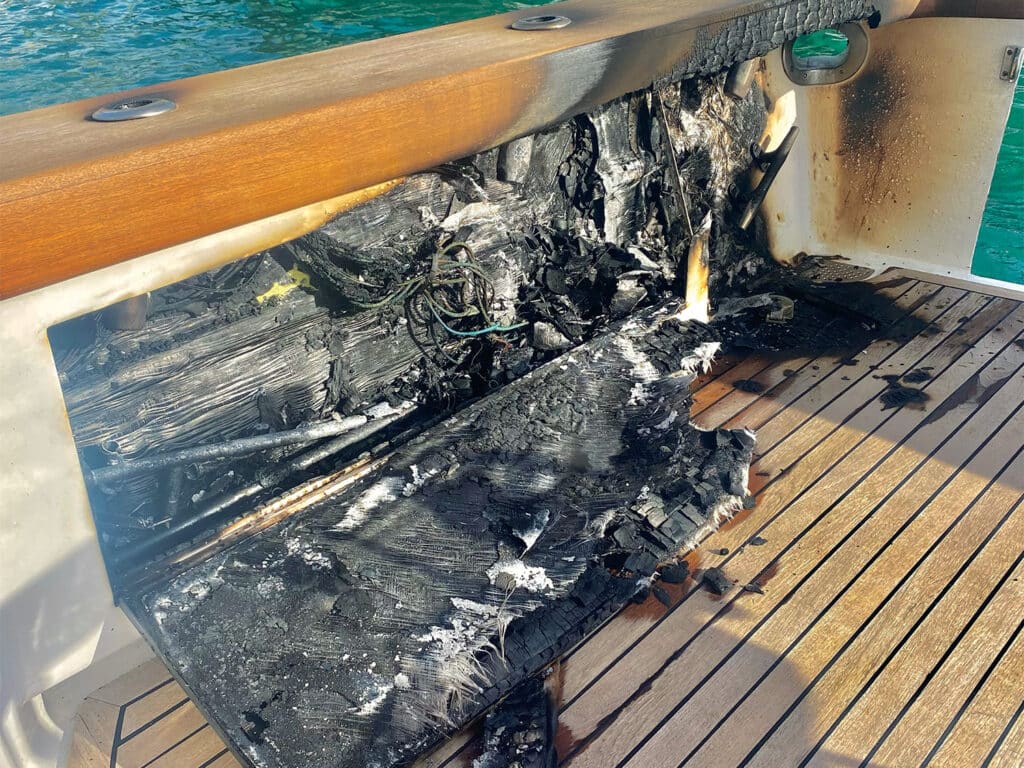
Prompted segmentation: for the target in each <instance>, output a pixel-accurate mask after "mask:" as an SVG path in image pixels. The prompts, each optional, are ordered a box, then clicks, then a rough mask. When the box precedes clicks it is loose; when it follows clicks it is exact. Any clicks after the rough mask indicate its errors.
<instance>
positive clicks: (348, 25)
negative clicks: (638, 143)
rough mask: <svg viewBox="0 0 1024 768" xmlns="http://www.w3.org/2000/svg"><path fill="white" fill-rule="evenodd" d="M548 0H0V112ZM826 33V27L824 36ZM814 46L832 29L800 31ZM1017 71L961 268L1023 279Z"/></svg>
mask: <svg viewBox="0 0 1024 768" xmlns="http://www.w3.org/2000/svg"><path fill="white" fill-rule="evenodd" d="M546 2H550V0H485V1H483V2H474V1H473V0H430V1H429V2H425V1H423V0H386V2H380V1H379V0H378V2H373V1H372V0H63V1H61V2H56V1H55V0H0V115H4V114H11V113H14V112H20V111H23V110H26V109H33V108H36V107H42V106H46V105H49V104H59V103H61V102H64V101H72V100H75V99H81V98H85V97H87V96H94V95H97V94H102V93H109V92H112V91H119V90H123V89H125V88H132V87H135V86H140V85H149V84H153V83H160V82H164V81H167V80H176V79H178V78H182V77H189V76H191V75H198V74H202V73H204V72H213V71H216V70H220V69H227V68H230V67H239V66H242V65H244V64H253V63H256V62H259V61H267V60H269V59H276V58H282V57H284V56H293V55H295V54H299V53H308V52H310V51H317V50H321V49H324V48H331V47H334V46H338V45H344V44H346V43H353V42H357V41H359V40H370V39H373V38H377V37H384V36H386V35H393V34H398V33H400V32H408V31H410V30H414V29H423V28H426V27H432V26H436V25H438V24H448V23H451V22H454V21H461V20H464V19H469V18H474V17H478V16H486V15H489V14H492V13H499V12H501V11H508V10H513V9H515V8H524V7H528V6H531V5H542V4H545V3H546ZM826 37H827V36H826ZM808 42H809V43H810V44H811V48H809V50H811V49H813V48H814V46H815V45H817V46H821V45H824V46H825V47H826V48H827V47H829V45H831V44H834V43H835V41H831V40H827V39H824V37H821V36H819V39H815V40H813V41H808ZM1022 202H1024V82H1022V83H1021V84H1018V87H1017V90H1016V98H1015V100H1014V104H1013V110H1012V112H1011V116H1010V121H1009V125H1008V126H1007V131H1006V136H1005V138H1004V141H1003V146H1002V149H1001V151H1000V154H999V164H998V166H997V168H996V173H995V177H994V178H993V183H992V191H991V194H990V196H989V200H988V206H987V208H986V210H985V216H984V219H983V221H982V227H981V234H980V236H979V238H978V245H977V249H976V251H975V255H974V265H973V271H974V273H975V274H978V275H982V276H985V277H995V278H999V279H1002V280H1009V281H1011V282H1015V283H1021V284H1024V245H1022V242H1024V211H1022Z"/></svg>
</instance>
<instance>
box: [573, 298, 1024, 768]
mask: <svg viewBox="0 0 1024 768" xmlns="http://www.w3.org/2000/svg"><path fill="white" fill-rule="evenodd" d="M966 295H969V294H964V295H963V296H961V297H959V298H957V299H955V300H953V301H951V302H950V304H949V305H948V306H946V307H944V308H943V311H942V312H941V313H940V314H939V315H937V316H936V320H938V319H939V318H941V317H942V316H943V315H945V314H946V312H949V311H951V310H952V308H953V307H954V306H956V305H957V304H958V303H959V302H960V301H961V300H962V299H963V298H964V297H965V296H966ZM991 304H992V300H989V301H987V302H985V303H984V304H983V305H982V306H980V307H979V308H978V309H977V310H975V312H974V313H973V314H971V315H966V316H965V317H967V318H968V320H967V322H965V323H964V325H967V323H969V322H971V320H972V319H974V318H976V317H977V316H978V314H980V313H981V312H983V311H984V310H985V309H986V308H987V307H989V306H990V305H991ZM1015 309H1016V307H1011V308H1010V309H1009V310H1008V311H1007V313H1006V314H1007V315H1008V314H1010V313H1011V312H1013V311H1014V310H1015ZM1004 317H1005V315H1004ZM996 324H998V321H996V323H993V325H992V326H988V327H987V330H988V331H991V330H992V328H994V327H995V325H996ZM984 335H985V333H982V334H981V336H979V338H981V337H983V336H984ZM951 338H953V333H952V331H951V332H950V334H949V336H947V337H946V338H943V339H942V340H941V341H939V342H938V343H937V344H936V346H934V347H932V348H931V349H930V350H928V351H927V352H925V353H924V354H923V355H922V356H921V357H920V358H918V360H917V361H916V362H915V363H914V364H913V365H911V366H908V367H911V368H912V367H914V366H916V365H917V364H919V363H920V362H921V361H922V360H924V359H925V358H926V357H928V356H929V355H931V354H932V353H933V352H935V350H937V349H939V348H940V347H942V346H943V345H944V344H945V343H947V342H948V341H949V339H951ZM899 350H900V348H899V347H897V348H896V349H894V350H893V352H891V353H890V354H889V355H887V356H886V357H884V358H882V360H880V361H879V363H878V365H879V366H880V365H882V364H884V363H885V362H886V361H888V360H889V359H890V358H891V357H893V355H895V354H897V353H898V352H899ZM958 359H959V357H958V358H954V359H953V360H951V361H950V363H949V364H948V365H947V366H946V367H945V368H943V371H942V372H943V373H944V372H945V371H946V370H948V368H949V367H950V366H952V365H953V364H955V363H956V361H957V360H958ZM836 370H839V368H836ZM870 370H872V369H868V371H866V372H865V373H864V374H863V375H862V376H861V377H860V378H859V379H856V380H854V381H851V382H850V383H849V384H848V385H847V387H846V388H845V389H844V390H843V391H842V392H840V393H838V394H837V395H836V396H835V397H833V398H832V399H831V400H829V401H827V402H826V403H824V404H822V405H821V406H820V407H819V408H818V409H817V410H815V411H814V412H813V413H811V414H808V415H807V416H806V417H805V419H804V420H803V421H802V422H800V424H799V425H798V426H796V427H794V429H793V430H791V431H790V432H789V433H787V434H786V435H785V436H784V437H782V438H781V439H780V440H778V441H777V442H776V443H775V445H774V446H772V448H775V447H778V445H779V444H781V443H782V442H783V441H784V440H786V439H788V438H789V437H790V436H791V435H792V434H794V433H795V432H796V431H798V430H799V429H800V428H802V427H803V426H804V425H805V424H806V423H807V422H808V421H809V420H810V419H812V418H814V417H815V416H817V415H818V414H819V413H820V412H821V411H822V410H824V409H825V408H827V407H829V406H830V405H832V404H833V403H834V402H835V401H836V400H838V399H840V398H841V397H842V396H843V395H844V394H845V393H846V391H847V390H848V389H850V388H851V387H853V386H854V385H856V384H857V383H858V382H860V381H861V380H862V379H863V378H864V377H866V376H868V375H869V374H870ZM833 373H834V371H833ZM830 375H831V374H830ZM940 375H941V373H940V374H936V376H935V377H934V378H933V379H932V381H934V380H935V379H938V378H939V376H940ZM825 378H828V377H827V376H826V377H824V378H823V379H822V380H821V381H824V380H825ZM818 383H821V382H818ZM930 383H931V382H929V384H930ZM815 386H817V384H815ZM925 386H927V384H926V385H925ZM812 390H813V387H812V388H811V389H809V390H807V391H808V392H810V391H812ZM804 394H807V393H804ZM801 397H803V395H801ZM799 399H800V398H797V400H795V401H794V403H796V402H798V401H799ZM873 399H874V398H871V399H869V400H868V402H867V403H864V404H863V405H861V406H860V407H859V408H857V409H856V411H855V413H857V412H859V411H860V410H862V409H863V408H864V407H866V406H867V405H868V404H869V403H870V402H872V401H873ZM790 405H793V403H791V404H790ZM787 407H788V406H787ZM898 412H899V411H898V410H895V411H893V413H892V414H891V415H890V416H888V417H887V418H885V419H884V420H883V421H881V422H880V423H879V424H877V425H875V427H874V428H873V429H872V430H871V432H868V433H865V434H864V435H862V436H861V438H860V439H859V440H858V441H857V443H856V444H854V446H853V447H852V448H851V449H850V450H849V451H847V452H846V453H844V454H843V455H842V456H841V457H839V458H838V459H837V460H836V462H835V463H834V464H833V465H831V466H830V467H829V469H828V470H826V471H824V472H822V476H824V475H825V474H827V473H828V471H831V469H832V468H834V466H835V465H836V464H838V463H839V462H841V461H843V460H844V459H845V458H846V457H847V456H848V455H850V453H852V452H853V451H854V450H856V449H857V447H859V446H860V445H861V444H862V443H863V442H864V441H865V440H866V439H867V438H868V437H870V436H871V435H873V434H874V433H875V432H876V431H877V430H878V429H880V428H881V427H882V426H884V425H885V424H886V423H888V421H889V419H891V418H892V417H893V416H895V415H896V413H898ZM780 413H781V411H780ZM777 415H778V413H776V414H774V415H773V416H771V417H770V418H769V419H768V421H770V420H771V419H773V418H775V416H777ZM847 420H848V419H846V420H844V422H843V423H846V421H847ZM764 423H767V421H766V422H764ZM840 426H842V424H839V425H836V426H835V427H834V428H833V429H832V430H831V431H830V432H828V433H827V434H826V435H825V436H823V437H822V438H821V440H820V441H819V442H817V443H815V444H814V445H813V446H811V447H810V448H808V449H807V450H806V451H805V452H804V453H802V454H800V456H798V457H797V458H796V459H794V461H793V462H791V464H796V463H798V462H799V461H800V460H802V459H803V458H804V457H806V456H807V455H808V454H809V453H811V452H812V451H814V450H815V449H817V447H818V446H819V445H820V444H821V443H822V442H824V441H825V440H827V439H828V438H829V437H830V436H831V435H832V434H833V433H834V432H835V431H836V430H837V429H839V427H840ZM920 426H921V425H920V424H919V425H917V426H916V427H915V429H914V431H915V432H916V430H917V428H918V427H920ZM911 434H913V433H911ZM908 437H909V435H908ZM897 448H898V445H895V446H893V447H892V448H891V449H890V451H889V453H887V454H886V455H885V456H883V457H882V459H880V460H879V462H877V463H876V464H875V465H874V466H873V467H872V468H871V469H872V471H873V470H874V468H875V467H877V466H878V464H880V463H881V462H882V461H884V460H885V459H887V458H888V457H889V455H890V454H891V453H892V452H893V451H895V450H896V449H897ZM770 450H771V449H769V451H770ZM769 451H766V452H765V454H762V456H761V458H763V456H764V455H766V454H767V453H768V452H769ZM761 458H759V459H758V460H757V462H755V463H754V465H753V466H752V469H753V468H756V467H757V466H758V464H759V463H760V461H761ZM780 477H784V476H778V477H776V478H771V479H770V480H769V481H768V482H767V483H765V485H764V486H763V487H762V489H761V491H760V492H759V493H758V494H757V495H758V496H761V495H762V494H763V493H764V492H765V491H766V490H767V489H768V488H769V487H770V486H771V485H773V484H774V482H775V480H777V479H779V478H780ZM864 477H866V475H865V476H864ZM864 477H862V478H860V479H859V480H858V481H857V483H856V484H855V485H854V486H853V488H851V489H849V490H848V491H847V492H846V493H844V494H843V496H842V497H841V498H840V499H837V500H836V502H835V503H839V501H841V500H842V499H844V498H846V496H848V495H849V494H850V493H851V492H852V491H853V490H854V489H855V488H856V487H858V486H859V485H860V483H861V482H863V480H864ZM812 487H813V485H812V486H809V487H808V488H805V489H803V490H802V491H800V492H799V493H798V494H797V495H796V496H795V497H794V498H792V499H790V501H789V502H787V503H786V504H785V506H783V508H782V509H780V510H779V511H778V512H777V513H776V514H775V515H773V516H772V517H770V518H768V519H767V520H765V521H764V523H763V524H762V525H761V527H760V528H758V529H757V530H756V531H755V532H754V534H752V535H753V536H756V535H759V534H760V533H761V532H763V531H764V530H765V529H766V528H767V527H768V526H769V525H770V524H771V523H773V522H774V521H775V520H776V519H778V518H779V517H780V516H781V515H783V514H785V513H786V511H787V510H788V509H789V507H790V506H791V505H792V504H794V503H796V502H797V501H799V500H800V499H801V498H803V496H804V495H805V494H806V493H808V492H809V491H810V489H811V488H812ZM827 514H828V510H825V511H824V512H822V513H821V514H820V515H819V516H818V517H816V518H815V519H814V520H813V521H812V522H811V523H810V524H809V525H808V526H807V527H806V528H805V529H804V530H803V531H802V532H801V533H800V534H799V535H798V536H797V537H796V538H795V539H794V540H793V541H792V542H790V543H789V544H788V545H787V546H786V547H785V548H784V549H783V551H782V552H780V553H779V557H781V556H782V555H784V554H785V553H786V552H788V551H789V549H790V548H791V547H792V546H794V545H795V543H796V542H797V541H799V540H800V539H802V538H803V536H805V535H806V534H807V533H808V532H809V531H810V530H811V529H812V528H813V527H814V525H816V524H817V523H818V522H819V521H820V520H821V519H823V518H824V517H825V515H827ZM734 556H735V551H734V552H733V553H730V554H729V555H728V556H726V558H725V559H724V560H722V562H721V563H720V567H721V566H724V565H726V564H727V563H728V562H729V561H730V560H732V558H733V557H734ZM699 591H700V588H699V585H695V586H694V588H693V589H692V590H691V591H690V592H689V593H688V594H687V595H685V596H684V597H683V598H682V599H681V600H680V601H679V602H678V603H676V605H675V606H673V608H672V609H671V610H669V611H666V612H665V614H664V615H663V616H662V617H660V618H659V619H658V620H657V621H656V622H655V623H654V624H652V625H651V627H650V628H648V630H647V631H646V632H645V633H644V634H643V635H642V636H641V637H640V638H638V639H637V640H636V641H635V642H634V643H633V644H632V645H630V646H629V648H627V649H626V650H625V651H623V652H622V653H621V654H619V656H617V657H616V658H615V659H614V660H613V661H612V663H611V664H609V665H608V666H607V667H606V668H605V669H603V670H602V671H601V672H600V674H598V675H597V676H595V677H594V678H593V679H592V680H591V681H590V682H589V683H588V684H587V685H586V686H585V687H584V688H582V689H581V690H580V692H579V693H577V694H576V695H575V696H574V697H572V699H570V700H569V701H567V702H566V703H565V704H564V705H563V706H562V708H561V710H560V711H565V710H566V709H567V708H568V707H569V706H571V705H572V704H573V703H574V702H575V701H576V700H577V699H579V698H580V697H581V696H583V695H584V694H585V693H586V692H587V691H588V690H590V688H591V687H592V686H593V685H594V684H595V683H596V682H597V681H598V680H599V679H601V678H602V677H603V676H604V675H605V674H606V673H607V672H608V671H609V670H610V669H611V668H612V667H614V666H615V665H616V664H618V663H619V662H620V661H621V660H622V659H623V658H624V657H626V656H627V655H628V654H629V653H630V652H631V651H632V650H633V648H635V647H636V646H637V645H638V644H639V643H640V642H642V641H643V640H644V639H645V638H646V637H647V636H648V635H649V634H650V633H651V632H652V631H654V630H655V629H656V628H657V627H658V626H659V625H660V624H661V622H663V621H664V620H665V619H666V617H667V616H668V615H670V614H671V613H673V612H674V611H675V610H676V609H677V608H679V606H681V605H682V604H683V603H684V602H686V601H687V600H688V599H689V598H690V596H692V595H693V594H694V593H696V592H699ZM734 599H735V598H734ZM728 604H731V601H729V603H725V604H723V608H724V607H725V605H728ZM717 615H718V614H716V616H717ZM711 621H712V622H713V621H714V619H712V620H711ZM700 631H702V630H698V632H700ZM692 639H695V638H692ZM692 639H691V641H692ZM673 658H674V656H673ZM668 663H671V659H669V660H668V661H666V663H665V664H663V665H662V667H661V668H659V670H658V671H657V672H656V673H655V674H654V675H653V676H652V677H651V678H648V680H647V681H645V682H644V683H643V684H642V685H641V686H640V689H643V688H644V687H645V686H646V685H648V684H649V683H650V682H651V680H653V679H654V678H655V677H657V676H658V675H660V674H661V672H662V671H663V670H664V669H665V667H666V666H667V664H668ZM638 690H639V689H638ZM631 700H632V697H631V698H630V699H629V700H627V702H625V703H624V704H623V705H622V706H621V707H619V708H618V709H617V710H616V713H618V712H619V711H621V709H622V708H623V707H625V706H626V705H627V704H628V703H629V701H631ZM605 727H606V726H605ZM600 730H603V728H601V729H600ZM598 733H599V731H598V730H595V731H594V732H593V733H591V734H589V735H588V736H587V737H586V738H585V739H583V740H581V741H580V742H578V743H577V745H576V748H575V749H574V750H573V751H572V752H571V753H570V756H571V755H572V754H576V753H577V752H578V751H579V749H580V748H582V747H583V746H584V745H585V744H586V743H588V742H589V741H590V740H591V739H593V738H594V737H595V736H596V735H597V734H598Z"/></svg>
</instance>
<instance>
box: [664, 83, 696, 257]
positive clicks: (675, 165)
mask: <svg viewBox="0 0 1024 768" xmlns="http://www.w3.org/2000/svg"><path fill="white" fill-rule="evenodd" d="M654 98H656V99H657V100H658V117H659V118H660V120H661V130H662V131H663V132H664V133H665V142H666V143H667V144H668V155H669V157H670V158H671V159H672V175H673V177H674V180H675V184H673V186H674V187H675V188H676V198H677V201H678V202H679V205H680V207H681V208H682V209H683V216H685V217H686V230H687V231H688V232H689V233H690V240H693V224H692V223H691V222H690V206H688V205H687V204H686V192H684V191H683V181H682V177H681V176H680V175H679V161H678V160H677V159H676V147H675V143H674V142H673V141H672V134H671V133H670V132H669V130H668V116H667V114H666V112H665V102H664V101H662V98H661V92H660V91H658V90H657V89H654Z"/></svg>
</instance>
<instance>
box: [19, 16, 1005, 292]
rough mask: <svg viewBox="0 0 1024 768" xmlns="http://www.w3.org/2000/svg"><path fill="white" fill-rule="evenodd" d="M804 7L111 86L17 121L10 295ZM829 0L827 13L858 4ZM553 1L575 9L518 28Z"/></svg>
mask: <svg viewBox="0 0 1024 768" xmlns="http://www.w3.org/2000/svg"><path fill="white" fill-rule="evenodd" d="M790 5H794V6H795V5H796V3H795V2H793V3H790V2H785V1H784V0H691V1H690V2H680V0H615V1H614V2H609V1H608V0H569V1H568V2H564V3H560V4H558V5H555V6H550V7H549V8H548V9H538V8H531V9H527V10H524V11H518V12H514V13H509V14H503V15H499V16H492V17H488V18H483V19H476V20H473V21H467V22H462V23H459V24H453V25H449V26H444V27H436V28H433V29H428V30H423V31H420V32H412V33H409V34H405V35H399V36H396V37H392V38H385V39H381V40H374V41H370V42H366V43H358V44H355V45H350V46H346V47H342V48H335V49H331V50H327V51H321V52H319V53H312V54H307V55H303V56H296V57H293V58H289V59H283V60H280V61H274V62H267V63H264V64H256V65H252V66H248V67H242V68H240V69H233V70H228V71H224V72H216V73H213V74H209V75H202V76H199V77H192V78H188V79H185V80H179V81H176V82H172V83H167V84H163V85H157V86H151V87H146V88H138V89H135V90H132V91H126V92H124V93H123V94H119V95H118V96H128V95H132V96H141V95H147V96H162V97H165V98H170V99H172V100H173V101H175V102H176V103H177V105H178V106H177V109H176V110H175V111H173V112H169V113H166V114H164V115H161V116H159V117H155V118H149V119H145V120H135V121H127V122H120V123H100V122H95V121H92V120H90V119H89V116H90V115H91V114H92V112H93V111H94V110H96V109H97V108H98V107H100V106H102V105H104V104H106V103H109V102H110V101H111V100H113V99H114V98H115V97H114V96H110V95H108V96H103V97H97V98H90V99H85V100H82V101H76V102H72V103H69V104H62V105H59V106H54V107H47V108H43V109H38V110H34V111H31V112H25V113H21V114H17V115H11V116H8V117H3V118H0V298H7V297H9V296H14V295H17V294H20V293H23V292H25V291H30V290H33V289H36V288H41V287H43V286H46V285H50V284H53V283H56V282H59V281H61V280H65V279H67V278H70V277H74V276H76V275H80V274H84V273H86V272H89V271H92V270H95V269H99V268H101V267H104V266H108V265H111V264H116V263H118V262H121V261H124V260H126V259H129V258H132V257H135V256H139V255H143V254H146V253H151V252H153V251H156V250H159V249H161V248H165V247H168V246H171V245H176V244H179V243H184V242H188V241H190V240H193V239H195V238H198V237H201V236H204V235H208V234H212V233H214V232H219V231H223V230H225V229H228V228H230V227H234V226H238V225H241V224H245V223H248V222H252V221H256V220H258V219H262V218H264V217H267V216H271V215H274V214H277V213H280V212H283V211H287V210H292V209H295V208H299V207H301V206H304V205H309V204H312V203H316V202H318V201H320V200H324V199H327V198H330V197H334V196H337V195H341V194H344V193H347V192H352V191H355V190H359V189H362V188H365V187H368V186H370V185H372V184H376V183H379V182H382V181H386V180H388V179H393V178H397V177H399V176H403V175H406V174H409V173H414V172H417V171H421V170H423V169H425V168H429V167H431V166H434V165H437V164H439V163H443V162H446V161H449V160H453V159H456V158H459V157H464V156H466V155H469V154H472V153H474V152H478V151H480V150H483V149H486V148H489V147H492V146H495V145H496V144H499V143H501V142H503V141H506V140H509V139H512V138H515V137H517V136H521V135H524V134H526V133H530V132H533V131H536V130H538V129H540V128H542V127H544V126H546V125H549V124H551V123H553V122H556V121H558V120H561V119H565V118H566V117H569V116H571V115H573V114H576V113H579V112H582V111H584V110H586V109H589V108H591V107H593V106H596V105H597V104H600V103H602V102H605V101H608V100H610V99H612V98H614V97H616V96H619V95H621V94H623V93H626V92H628V91H630V90H634V89H637V88H641V87H644V86H646V85H648V84H650V83H651V82H652V81H653V80H655V79H657V78H659V77H663V76H665V75H667V74H669V73H671V72H673V71H679V70H680V68H683V69H685V70H686V71H691V70H694V71H699V70H700V69H701V67H703V68H705V69H707V68H708V67H710V66H712V65H717V66H718V67H721V66H724V65H727V64H729V63H731V61H730V60H740V59H742V58H745V57H747V56H751V55H758V54H760V53H763V52H764V51H763V50H758V49H757V47H758V46H763V45H764V42H765V40H764V38H765V37H767V36H765V35H762V36H761V39H758V36H756V35H754V36H751V35H736V34H735V32H736V30H737V28H738V27H737V25H742V24H743V23H750V24H754V23H756V21H757V18H756V17H757V15H758V14H762V15H764V16H766V17H767V18H769V19H777V18H778V16H779V14H780V12H781V9H786V8H787V6H790ZM812 5H814V4H812ZM818 5H820V6H821V9H822V10H821V11H819V13H820V14H821V15H822V16H825V15H826V11H828V9H829V8H830V7H831V6H842V5H846V6H849V5H850V3H848V2H847V3H840V2H834V3H833V2H829V0H821V2H820V3H818ZM864 5H865V6H869V5H873V6H874V7H876V8H877V9H878V10H879V12H880V16H881V21H882V22H883V23H886V22H890V21H896V20H900V19H904V18H909V17H912V16H935V15H940V16H945V15H955V16H963V15H969V16H988V17H1013V18H1021V17H1024V10H1022V8H1021V5H1022V4H1020V3H1019V2H1017V0H977V1H976V2H954V1H953V0H917V1H915V0H876V2H874V3H867V2H865V3H864ZM545 12H550V13H557V14H561V15H565V16H568V17H570V18H571V19H572V24H571V25H570V26H568V27H566V28H564V29H560V30H557V31H544V32H518V31H514V30H511V29H509V26H510V24H511V22H512V21H513V20H514V19H516V18H518V17H521V16H525V15H535V14H541V13H545ZM790 15H792V14H790ZM745 17H754V18H747V19H746V22H744V18H745ZM730 30H732V32H733V39H731V40H730V42H729V43H728V44H726V43H725V42H723V41H724V40H725V38H726V36H727V35H728V34H729V31H730ZM789 31H790V30H787V32H789ZM735 38H743V39H742V40H738V41H737V40H735ZM744 46H747V47H750V48H751V50H746V49H745V48H744Z"/></svg>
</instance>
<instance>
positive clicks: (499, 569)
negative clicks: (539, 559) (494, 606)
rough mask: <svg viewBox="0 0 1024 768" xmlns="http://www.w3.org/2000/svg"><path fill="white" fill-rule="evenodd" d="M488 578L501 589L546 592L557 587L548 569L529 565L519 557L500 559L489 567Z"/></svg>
mask: <svg viewBox="0 0 1024 768" xmlns="http://www.w3.org/2000/svg"><path fill="white" fill-rule="evenodd" d="M487 578H488V579H490V580H491V584H494V585H495V586H497V587H499V588H501V589H508V588H509V587H513V588H515V589H525V590H526V591H528V592H546V591H548V590H551V589H554V588H555V585H554V583H553V582H552V581H551V579H550V578H549V577H548V574H547V571H545V570H544V569H543V568H541V567H540V566H537V565H527V564H526V563H524V562H523V561H522V560H519V559H518V558H517V559H515V560H499V561H498V562H496V563H495V564H494V565H492V566H491V567H490V568H488V569H487Z"/></svg>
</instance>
